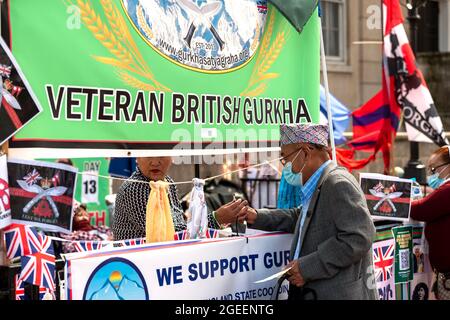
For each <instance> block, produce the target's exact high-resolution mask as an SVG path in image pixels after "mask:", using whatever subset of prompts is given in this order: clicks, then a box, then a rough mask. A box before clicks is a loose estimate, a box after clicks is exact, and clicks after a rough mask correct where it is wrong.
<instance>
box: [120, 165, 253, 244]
mask: <svg viewBox="0 0 450 320" xmlns="http://www.w3.org/2000/svg"><path fill="white" fill-rule="evenodd" d="M136 162H137V168H136V171H135V172H134V173H133V174H132V175H131V177H130V178H129V180H127V181H125V182H124V183H123V184H122V185H121V186H120V189H119V191H118V192H117V197H116V203H115V210H114V222H113V234H114V239H115V240H126V239H136V238H144V237H145V236H146V234H145V222H146V221H145V220H146V219H145V211H146V207H147V201H148V198H149V196H150V186H149V184H148V182H150V181H158V180H162V181H166V182H168V183H173V182H174V181H173V180H172V178H171V177H169V176H168V175H167V172H168V171H169V168H170V166H171V165H172V157H149V158H137V161H136ZM139 181H142V182H144V183H140V182H139ZM168 195H169V203H170V208H171V214H172V220H173V224H174V227H175V231H181V230H184V229H186V228H187V225H186V221H185V220H184V217H183V209H182V208H181V204H180V200H179V199H178V192H177V187H176V185H174V184H171V185H170V186H169V190H168ZM246 205H247V202H246V201H241V200H236V201H233V202H230V203H228V204H226V205H223V206H222V207H220V208H219V209H217V211H213V212H209V213H208V225H209V227H210V228H214V229H219V228H220V225H222V224H228V223H231V222H235V221H236V217H241V216H242V215H244V214H245V212H246Z"/></svg>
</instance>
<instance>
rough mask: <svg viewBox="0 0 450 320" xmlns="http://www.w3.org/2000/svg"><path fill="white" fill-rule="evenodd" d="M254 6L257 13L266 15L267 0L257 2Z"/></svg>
mask: <svg viewBox="0 0 450 320" xmlns="http://www.w3.org/2000/svg"><path fill="white" fill-rule="evenodd" d="M256 5H257V6H258V12H259V13H267V0H266V1H257V2H256Z"/></svg>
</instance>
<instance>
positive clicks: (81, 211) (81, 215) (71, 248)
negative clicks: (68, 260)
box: [60, 203, 113, 253]
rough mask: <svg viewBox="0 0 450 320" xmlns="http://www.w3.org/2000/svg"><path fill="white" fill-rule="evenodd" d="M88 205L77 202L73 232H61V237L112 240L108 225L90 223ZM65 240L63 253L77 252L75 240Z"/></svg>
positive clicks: (81, 239) (76, 239)
mask: <svg viewBox="0 0 450 320" xmlns="http://www.w3.org/2000/svg"><path fill="white" fill-rule="evenodd" d="M86 209H87V208H86V205H85V204H84V203H82V204H76V207H75V209H74V212H75V214H74V216H73V220H72V230H73V232H72V233H69V234H65V233H61V234H60V236H61V238H64V239H66V240H70V241H111V240H112V238H113V236H112V233H111V229H110V228H108V227H106V226H100V227H97V226H93V225H91V223H90V220H91V217H90V216H89V213H88V212H87V210H86ZM70 241H68V242H63V248H62V251H63V253H70V252H76V251H77V250H76V248H75V244H74V243H73V242H70Z"/></svg>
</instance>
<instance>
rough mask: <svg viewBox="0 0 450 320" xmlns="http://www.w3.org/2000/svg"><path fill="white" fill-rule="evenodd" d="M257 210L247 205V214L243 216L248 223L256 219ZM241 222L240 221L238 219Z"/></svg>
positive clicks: (252, 222)
mask: <svg viewBox="0 0 450 320" xmlns="http://www.w3.org/2000/svg"><path fill="white" fill-rule="evenodd" d="M256 216H257V212H256V210H255V209H253V208H250V207H248V209H247V215H246V216H245V219H244V220H246V221H247V223H248V224H254V223H255V220H256ZM240 222H241V221H240Z"/></svg>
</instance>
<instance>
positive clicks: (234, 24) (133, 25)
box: [3, 0, 320, 156]
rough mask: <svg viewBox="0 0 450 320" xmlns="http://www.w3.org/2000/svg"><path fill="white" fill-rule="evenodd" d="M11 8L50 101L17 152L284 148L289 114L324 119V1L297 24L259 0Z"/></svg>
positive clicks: (28, 63)
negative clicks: (282, 135)
mask: <svg viewBox="0 0 450 320" xmlns="http://www.w3.org/2000/svg"><path fill="white" fill-rule="evenodd" d="M3 9H4V11H7V10H8V9H9V18H10V34H9V38H10V39H11V45H12V51H13V54H14V55H15V57H16V59H17V61H18V62H19V64H20V66H21V67H22V70H23V71H24V73H25V74H26V76H27V78H28V79H29V82H30V84H31V86H32V87H33V89H34V91H35V92H36V95H37V97H38V99H39V101H40V103H41V104H42V106H43V109H44V111H43V112H42V113H41V114H40V115H39V116H38V117H37V118H36V119H35V120H33V121H32V122H31V123H30V124H29V125H28V126H27V127H25V128H24V129H22V130H21V131H20V132H19V133H18V134H17V135H16V136H15V138H14V141H12V143H11V149H12V151H13V152H14V149H16V148H30V147H39V148H44V149H40V150H39V152H40V155H41V156H42V155H43V152H45V150H46V149H45V148H77V149H80V150H81V149H83V150H90V153H89V152H88V153H89V154H90V156H99V155H100V156H102V155H103V154H99V152H101V150H102V149H104V150H150V149H152V150H155V149H157V150H173V149H177V148H182V149H206V148H208V147H209V148H215V149H230V148H237V147H239V148H241V150H245V149H246V148H255V147H258V148H259V147H271V146H272V147H277V146H278V145H277V140H278V138H279V132H278V125H279V124H280V123H303V122H317V121H318V120H319V81H320V74H319V72H320V67H319V57H320V51H319V49H320V46H319V39H320V37H319V23H320V22H319V18H318V14H317V10H316V11H315V13H313V15H312V16H311V18H310V19H309V21H308V23H307V24H306V25H305V27H304V28H303V31H302V32H301V33H298V32H297V31H296V30H295V29H294V28H293V27H292V26H291V25H290V24H289V22H288V21H287V20H286V19H285V18H284V17H283V15H282V14H280V13H279V12H278V11H277V10H276V9H275V8H274V7H272V6H267V2H266V1H257V0H248V1H236V0H214V1H212V0H204V1H192V0H178V1H169V0H99V1H88V0H74V1H61V0H46V1H42V2H40V3H39V5H36V1H34V0H14V1H9V5H8V6H7V5H4V6H3ZM3 36H4V37H5V34H4V35H3ZM6 36H8V35H6ZM83 155H86V153H84V154H83Z"/></svg>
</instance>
